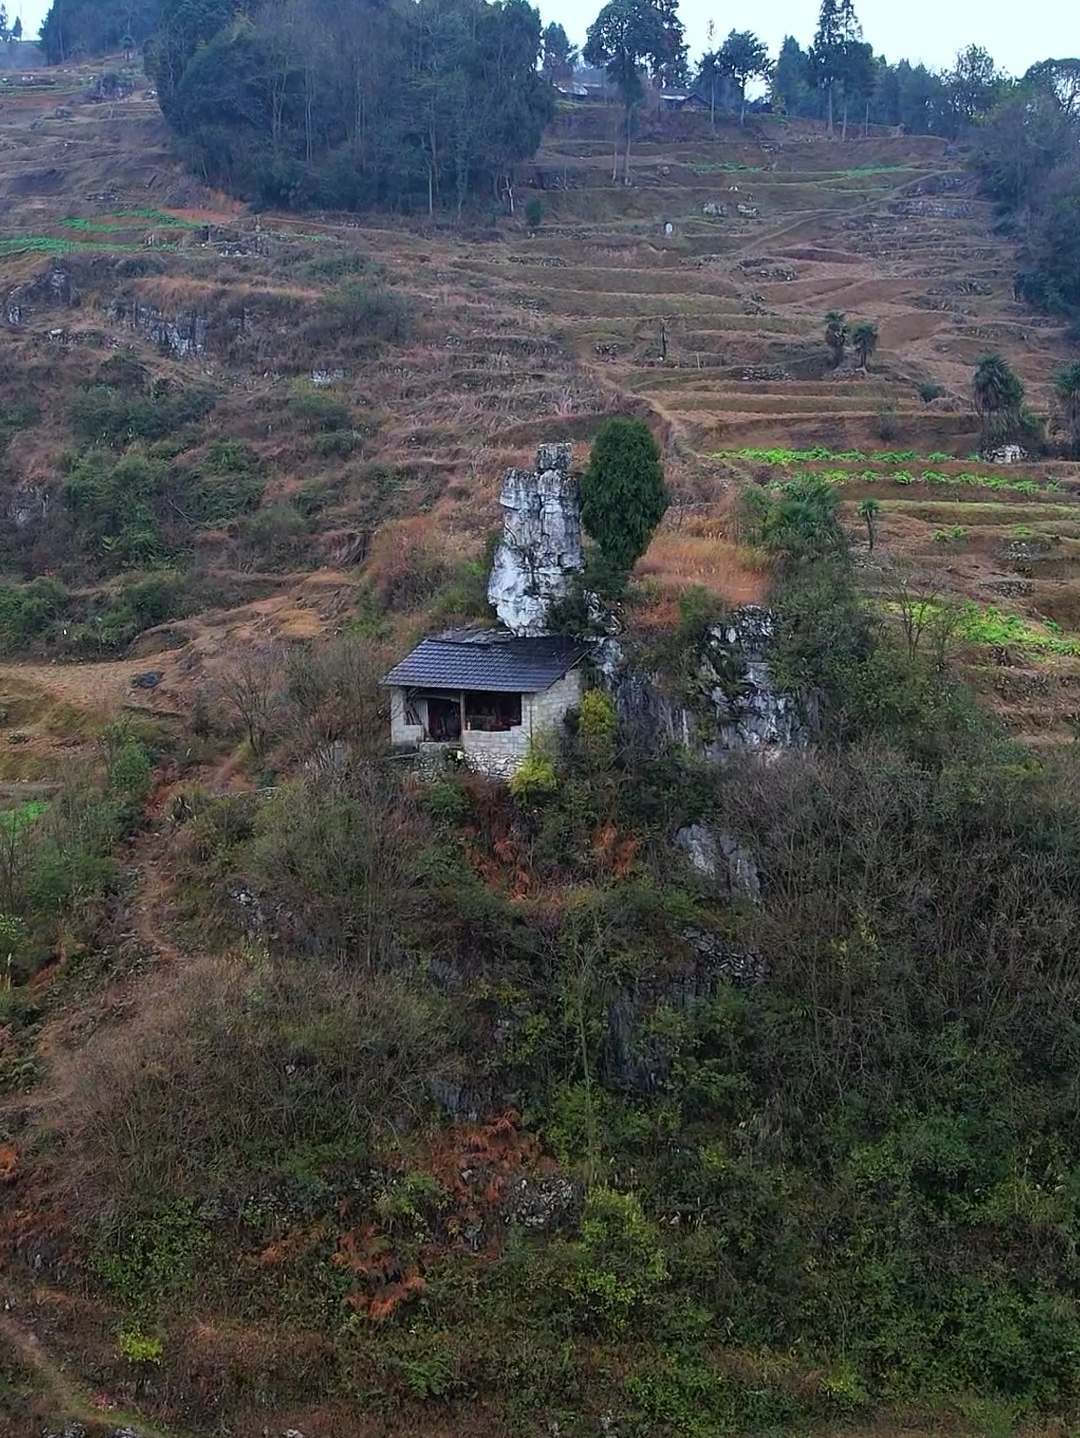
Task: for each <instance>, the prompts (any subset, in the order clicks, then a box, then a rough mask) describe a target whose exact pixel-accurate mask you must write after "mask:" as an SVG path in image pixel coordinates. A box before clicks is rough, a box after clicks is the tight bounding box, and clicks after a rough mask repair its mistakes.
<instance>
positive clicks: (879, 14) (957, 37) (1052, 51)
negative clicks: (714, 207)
mask: <svg viewBox="0 0 1080 1438" xmlns="http://www.w3.org/2000/svg"><path fill="white" fill-rule="evenodd" d="M533 3H534V4H539V6H540V12H541V14H542V16H543V18H544V23H545V24H547V23H548V22H549V21H551V20H558V21H559V22H560V23H561V24H562V25H563V26H564V27H565V29H566V33H567V34H568V35H569V36H570V38H571V40H573V41H574V42H575V43H577V44H581V43H582V42H583V41H584V39H585V31H586V29H587V28H588V26H589V23H590V22H591V20H592V19H593V17H594V15H595V13H596V11H598V10H599V9H600V8H601V5H602V4H603V0H585V3H584V4H583V3H582V0H533ZM819 5H820V0H753V3H750V4H742V5H722V4H716V3H713V0H680V5H679V14H680V15H681V17H682V22H683V24H684V25H685V26H686V38H687V42H688V44H689V46H690V56H691V59H692V60H693V59H694V58H696V57H697V56H698V55H700V54H701V52H702V51H703V50H704V49H705V48H706V43H707V31H706V27H707V26H708V23H709V21H710V19H711V20H712V21H713V22H714V23H715V26H716V34H717V41H718V42H719V41H720V40H722V39H723V38H724V36H725V35H726V34H727V33H728V31H729V30H733V29H734V30H754V31H756V32H757V34H758V35H760V36H761V38H762V39H763V40H764V41H765V42H766V44H767V45H768V46H769V50H770V53H771V54H772V55H773V57H774V58H775V56H776V53H777V51H778V50H779V49H780V45H781V43H782V42H783V39H784V36H785V35H794V36H795V38H796V40H798V41H799V43H800V44H801V45H803V46H806V45H809V43H810V41H811V40H812V39H813V36H814V29H815V26H816V23H817V12H818V7H819ZM855 9H856V12H857V14H858V16H859V19H860V21H861V22H862V27H863V38H864V39H865V40H868V41H869V42H870V44H871V45H873V47H874V53H875V54H878V55H885V57H886V58H887V59H888V60H890V61H892V62H894V63H895V62H896V61H897V60H904V59H906V60H910V61H911V63H912V64H913V65H914V64H917V63H918V62H919V61H920V60H921V61H922V63H923V64H924V65H927V66H928V67H929V68H930V69H933V70H942V69H947V68H950V67H951V65H952V62H953V59H954V58H955V56H956V53H957V51H958V50H963V49H966V48H967V46H968V45H971V44H975V45H981V46H982V47H983V49H985V50H989V52H990V54H991V55H993V57H994V59H995V60H996V61H997V63H998V66H999V68H1000V69H1003V70H1007V71H1008V72H1009V73H1010V74H1012V75H1022V74H1023V73H1024V71H1025V70H1026V69H1027V68H1028V67H1029V66H1030V65H1033V64H1034V63H1035V62H1036V61H1037V60H1047V59H1051V58H1053V59H1055V60H1060V59H1062V58H1063V57H1065V56H1073V55H1078V54H1080V5H1077V4H1076V0H1023V3H1022V4H1019V5H1018V4H1014V3H1010V0H900V3H898V0H855ZM1070 14H1071V15H1072V17H1073V18H1072V20H1069V19H1068V16H1069V15H1070Z"/></svg>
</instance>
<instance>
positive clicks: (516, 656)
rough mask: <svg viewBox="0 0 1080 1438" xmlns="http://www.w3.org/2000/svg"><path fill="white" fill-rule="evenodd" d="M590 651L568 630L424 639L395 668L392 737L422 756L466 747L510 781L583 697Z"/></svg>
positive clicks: (454, 633) (389, 679)
mask: <svg viewBox="0 0 1080 1438" xmlns="http://www.w3.org/2000/svg"><path fill="white" fill-rule="evenodd" d="M585 654H586V648H585V646H584V645H582V644H580V643H579V642H577V641H576V640H573V639H569V638H566V637H564V636H562V635H556V634H544V635H533V636H522V635H517V634H512V633H508V632H506V631H505V630H499V629H458V630H450V631H449V632H447V633H445V634H438V635H435V636H433V637H432V638H430V639H424V640H422V641H421V642H420V643H419V644H418V645H417V646H416V648H415V649H414V650H413V651H412V653H411V654H407V655H406V656H405V658H404V659H402V661H401V662H400V664H397V665H395V667H394V668H393V669H391V670H390V672H389V674H387V676H386V678H385V679H384V680H383V683H384V684H385V685H386V686H387V687H388V688H389V690H390V738H391V742H392V743H393V744H394V745H396V746H398V747H399V748H410V749H415V750H417V751H418V752H420V753H421V754H431V755H434V754H436V753H438V752H440V751H446V750H459V751H460V752H461V753H463V754H464V756H465V758H466V760H467V762H469V763H470V764H471V765H472V766H473V767H474V768H476V769H480V770H482V771H484V772H485V773H488V774H492V775H494V776H497V777H499V778H509V777H510V775H512V774H513V773H514V772H515V771H516V770H517V769H518V767H519V766H520V764H521V762H522V760H523V759H524V758H525V756H526V754H527V753H528V751H529V744H530V742H531V741H532V740H533V739H535V738H540V737H541V736H542V735H545V734H550V733H552V732H553V731H554V730H555V729H557V728H558V726H559V725H560V724H561V723H562V721H563V720H564V718H565V717H566V713H567V711H568V710H570V709H572V708H574V707H575V706H576V705H577V704H578V703H579V702H580V699H581V694H582V690H583V687H584V686H583V679H582V674H581V661H582V660H583V659H584V658H585Z"/></svg>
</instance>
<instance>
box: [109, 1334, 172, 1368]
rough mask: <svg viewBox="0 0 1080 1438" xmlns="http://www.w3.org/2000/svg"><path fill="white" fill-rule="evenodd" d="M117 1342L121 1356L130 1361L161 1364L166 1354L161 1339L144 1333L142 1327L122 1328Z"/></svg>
mask: <svg viewBox="0 0 1080 1438" xmlns="http://www.w3.org/2000/svg"><path fill="white" fill-rule="evenodd" d="M116 1342H117V1347H118V1348H119V1350H120V1356H121V1358H126V1359H127V1361H128V1362H129V1363H139V1364H153V1365H155V1366H160V1364H161V1360H162V1358H163V1357H164V1355H165V1345H164V1344H163V1343H162V1341H161V1339H160V1338H155V1337H153V1336H152V1335H151V1334H148V1333H144V1332H143V1330H142V1329H141V1328H121V1330H120V1332H119V1333H118V1334H117V1336H116Z"/></svg>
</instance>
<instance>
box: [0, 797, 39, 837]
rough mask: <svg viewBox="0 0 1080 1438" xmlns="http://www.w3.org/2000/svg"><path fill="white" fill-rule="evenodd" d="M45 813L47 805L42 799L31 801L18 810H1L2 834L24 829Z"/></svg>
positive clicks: (0, 829) (0, 825)
mask: <svg viewBox="0 0 1080 1438" xmlns="http://www.w3.org/2000/svg"><path fill="white" fill-rule="evenodd" d="M44 812H45V805H44V803H43V802H42V800H40V799H31V800H30V801H29V802H28V803H26V804H20V805H19V807H18V808H17V809H5V810H0V832H3V831H7V832H10V831H11V830H13V829H15V830H18V829H23V828H25V827H26V825H27V824H29V823H31V822H32V820H34V819H36V818H38V817H39V815H41V814H44Z"/></svg>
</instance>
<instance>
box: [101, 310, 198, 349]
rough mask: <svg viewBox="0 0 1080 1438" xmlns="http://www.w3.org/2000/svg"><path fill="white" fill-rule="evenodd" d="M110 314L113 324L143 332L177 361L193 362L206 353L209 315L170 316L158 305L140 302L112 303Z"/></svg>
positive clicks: (193, 312)
mask: <svg viewBox="0 0 1080 1438" xmlns="http://www.w3.org/2000/svg"><path fill="white" fill-rule="evenodd" d="M107 313H108V316H109V319H110V320H111V321H112V322H113V324H123V325H127V326H129V328H131V329H135V330H141V331H142V333H143V334H144V335H146V336H147V337H148V338H149V339H151V340H153V342H154V343H155V344H156V345H157V346H158V348H159V349H160V350H162V351H163V352H164V353H165V354H169V355H171V356H172V357H173V359H193V358H195V357H196V356H198V355H201V354H204V353H205V351H206V327H207V320H206V316H205V315H202V314H199V313H198V312H197V311H195V310H192V311H191V312H189V313H187V314H179V315H167V314H164V313H163V312H162V311H161V310H159V309H158V308H157V307H156V306H155V305H146V304H141V303H140V302H139V300H137V299H131V300H123V299H115V300H112V301H110V303H109V307H108V311H107Z"/></svg>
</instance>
